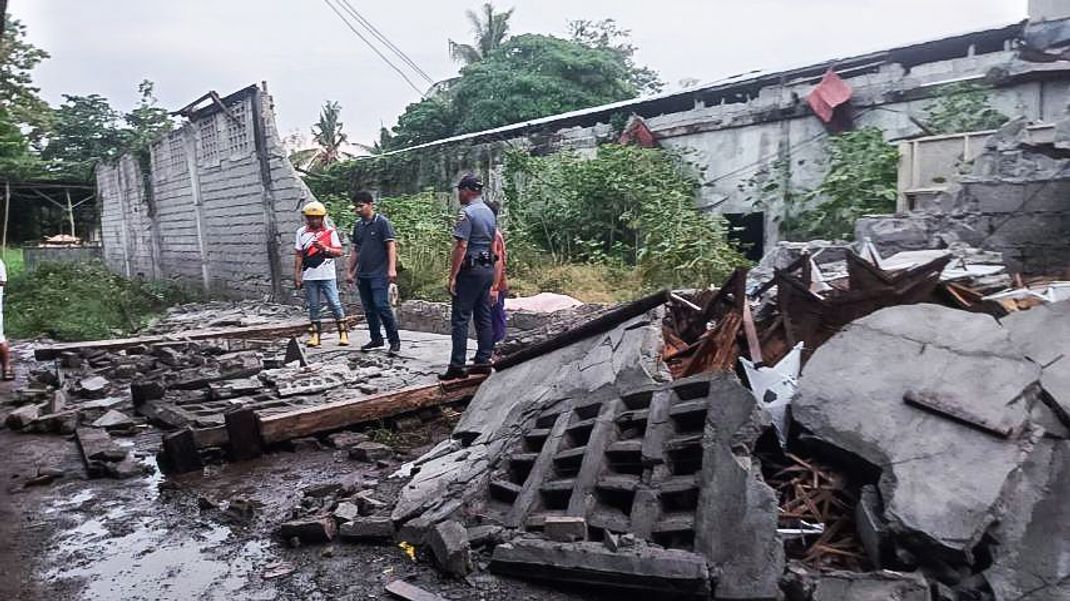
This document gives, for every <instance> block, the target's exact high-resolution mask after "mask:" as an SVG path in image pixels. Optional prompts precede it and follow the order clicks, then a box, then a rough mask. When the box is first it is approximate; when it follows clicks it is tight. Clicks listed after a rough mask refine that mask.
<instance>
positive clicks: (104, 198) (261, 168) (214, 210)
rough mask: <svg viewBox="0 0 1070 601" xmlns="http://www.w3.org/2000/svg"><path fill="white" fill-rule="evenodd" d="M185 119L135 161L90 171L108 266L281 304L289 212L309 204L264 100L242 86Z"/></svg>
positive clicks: (293, 216)
mask: <svg viewBox="0 0 1070 601" xmlns="http://www.w3.org/2000/svg"><path fill="white" fill-rule="evenodd" d="M222 104H223V106H225V107H226V108H225V109H223V108H222V107H220V106H219V105H216V104H212V105H209V106H207V107H206V108H203V109H201V110H198V111H195V112H192V113H190V115H189V116H190V118H189V120H188V122H187V123H185V124H184V125H183V126H182V127H180V128H178V129H176V130H174V131H172V132H171V133H170V134H168V135H167V136H165V137H163V138H161V139H159V140H157V141H155V142H154V143H153V144H152V145H151V147H150V152H149V156H148V157H147V160H145V162H144V164H143V165H142V164H140V163H139V161H138V160H137V158H136V157H133V156H131V155H125V156H123V157H121V158H120V159H119V161H118V162H117V163H115V164H111V165H101V166H100V167H98V169H97V189H98V194H99V197H100V199H101V212H102V214H101V230H102V237H103V241H104V256H105V261H106V262H107V264H108V266H109V267H111V268H112V269H114V270H115V271H117V272H119V273H122V274H124V275H126V276H128V277H134V276H140V277H145V278H152V279H160V278H176V279H180V280H183V281H185V282H187V283H190V284H193V285H196V286H198V287H202V288H203V289H204V290H206V291H208V292H210V293H212V294H213V295H219V296H228V297H237V298H260V297H265V296H270V297H272V298H275V299H276V300H283V297H284V296H285V292H284V291H285V290H287V289H288V284H287V282H288V281H289V275H290V273H291V269H292V256H293V253H292V251H291V250H290V249H291V241H290V240H291V237H292V236H293V232H294V230H296V228H297V227H299V226H300V223H301V218H300V213H299V209H300V206H301V205H302V204H304V203H305V202H308V201H310V200H313V196H312V194H311V192H310V191H309V190H308V188H307V187H306V186H305V185H304V182H302V181H301V179H300V178H299V177H297V173H296V172H295V171H294V169H293V166H292V165H291V164H290V162H289V160H288V159H287V158H286V152H285V150H284V149H283V147H282V143H281V141H280V139H279V135H278V131H277V130H276V127H275V122H274V117H273V110H272V104H271V99H270V97H269V96H268V95H267V94H266V93H264V92H263V91H261V90H260V89H259V88H257V87H255V86H252V87H249V88H246V89H244V90H241V91H239V92H237V93H235V94H232V95H230V96H228V97H226V98H224V99H223V102H222Z"/></svg>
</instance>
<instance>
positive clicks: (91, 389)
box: [78, 376, 111, 399]
mask: <svg viewBox="0 0 1070 601" xmlns="http://www.w3.org/2000/svg"><path fill="white" fill-rule="evenodd" d="M110 385H111V384H110V382H108V380H107V379H106V378H103V377H101V376H90V377H88V378H83V379H82V380H79V381H78V393H79V394H80V395H81V396H83V397H85V398H87V399H99V398H103V397H105V396H107V393H108V387H109V386H110Z"/></svg>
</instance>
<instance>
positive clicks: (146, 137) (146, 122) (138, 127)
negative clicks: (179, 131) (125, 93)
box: [123, 79, 174, 150]
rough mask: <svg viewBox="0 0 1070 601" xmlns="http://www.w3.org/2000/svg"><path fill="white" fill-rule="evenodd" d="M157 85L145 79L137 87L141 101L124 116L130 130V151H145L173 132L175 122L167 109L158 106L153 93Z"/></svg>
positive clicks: (128, 135) (126, 143) (127, 146)
mask: <svg viewBox="0 0 1070 601" xmlns="http://www.w3.org/2000/svg"><path fill="white" fill-rule="evenodd" d="M155 87H156V84H154V83H152V82H151V81H149V80H147V79H144V80H142V81H141V83H140V84H138V86H137V91H138V93H139V94H141V100H140V101H139V102H138V105H137V106H136V107H134V108H133V109H132V110H131V111H130V112H129V113H127V114H125V115H123V121H124V122H126V125H127V126H128V127H129V128H130V129H129V132H128V133H127V134H126V138H127V139H126V141H125V146H126V148H128V149H130V150H143V149H146V148H148V147H149V144H151V143H152V141H153V140H155V139H157V138H159V137H160V136H161V135H163V134H165V133H167V132H169V131H171V129H172V128H173V127H174V122H173V121H172V120H171V115H170V114H169V113H168V111H167V109H165V108H163V107H161V106H159V105H158V102H159V101H158V100H157V99H156V96H155V94H154V93H153V91H154V89H155Z"/></svg>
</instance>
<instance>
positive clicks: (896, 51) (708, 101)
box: [359, 21, 1026, 158]
mask: <svg viewBox="0 0 1070 601" xmlns="http://www.w3.org/2000/svg"><path fill="white" fill-rule="evenodd" d="M1025 24H1026V21H1020V22H1018V23H1013V24H1011V25H1004V26H1001V27H995V28H991V29H983V30H980V31H973V32H969V33H964V34H959V35H953V36H949V37H944V38H940V39H936V40H929V41H924V42H918V43H914V44H909V45H906V46H899V47H896V48H891V49H887V50H879V51H876V52H869V53H866V54H859V55H855V56H850V57H845V58H832V59H829V60H826V61H822V62H820V63H816V64H810V65H806V66H801V67H794V68H789V69H782V70H775V71H764V70H760V69H757V70H753V71H748V72H746V73H740V74H737V75H732V76H729V77H725V78H722V79H718V80H715V81H712V82H708V83H705V84H702V85H698V86H695V87H691V88H687V89H684V90H677V91H673V92H663V93H660V94H654V95H651V96H644V97H641V98H633V99H630V100H623V101H620V102H614V103H610V104H603V105H600V106H593V107H590V108H585V109H580V110H575V111H570V112H567V113H561V114H558V115H550V116H548V117H541V118H538V119H531V120H529V121H523V122H520V123H513V124H510V125H504V126H502V127H497V128H493V129H488V130H483V131H478V132H473V133H468V134H461V135H457V136H452V137H449V138H443V139H441V140H435V141H433V142H426V143H424V144H417V145H415V146H410V147H408V148H402V149H398V150H394V151H391V152H386V153H383V154H381V155H375V156H384V155H390V154H398V153H402V152H408V151H411V150H419V149H424V148H432V147H436V146H443V145H447V144H452V143H455V142H462V141H469V142H480V141H491V140H495V139H506V138H514V137H517V136H520V135H522V134H525V133H529V132H531V131H537V130H541V129H545V128H548V127H552V128H553V129H554V130H559V129H563V128H566V127H590V126H593V125H596V124H598V123H605V122H606V121H607V120H608V118H609V117H610V116H612V115H613V114H615V113H619V112H621V111H622V110H624V111H627V112H628V114H637V115H639V116H641V117H644V118H649V117H655V116H658V115H663V114H667V113H676V112H682V111H686V110H691V109H693V108H694V107H695V105H696V103H698V102H702V103H703V104H705V105H707V106H710V105H715V104H719V103H720V102H721V101H723V100H728V101H739V100H744V99H746V98H747V97H749V96H751V95H757V93H758V91H759V90H761V89H762V88H765V87H768V86H770V85H775V84H780V83H784V82H788V81H790V82H792V83H796V84H797V83H804V82H806V81H807V80H809V79H813V80H814V83H816V82H817V80H818V79H820V77H821V76H822V75H823V74H824V73H825V71H827V70H828V69H829V68H830V67H834V68H835V69H836V70H837V72H838V73H840V74H849V75H855V74H860V73H864V72H867V71H869V70H876V69H878V68H879V67H880V66H881V65H885V64H889V63H899V64H902V65H903V66H904V67H906V68H910V67H912V66H914V65H919V64H924V63H931V62H936V61H940V60H948V59H952V58H958V57H963V56H967V55H968V54H969V53H975V54H986V53H990V52H999V51H1002V50H1005V49H1006V48H1007V46H1006V43H1007V41H1008V40H1016V39H1019V38H1020V37H1021V36H1022V34H1023V32H1024V30H1025ZM359 158H374V157H359Z"/></svg>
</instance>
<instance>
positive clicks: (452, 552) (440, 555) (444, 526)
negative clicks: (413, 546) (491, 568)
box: [428, 520, 472, 578]
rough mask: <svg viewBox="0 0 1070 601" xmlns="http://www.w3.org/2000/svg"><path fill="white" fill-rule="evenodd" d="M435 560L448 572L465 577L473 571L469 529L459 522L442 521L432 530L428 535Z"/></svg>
mask: <svg viewBox="0 0 1070 601" xmlns="http://www.w3.org/2000/svg"><path fill="white" fill-rule="evenodd" d="M428 544H429V545H430V546H431V552H432V553H434V555H435V562H436V563H438V566H439V567H440V568H441V569H442V570H443V571H445V572H446V573H447V574H451V575H453V576H456V577H458V578H464V577H465V576H467V575H468V573H469V572H471V571H472V551H471V547H470V546H469V544H468V531H467V530H465V527H464V526H462V525H461V524H460V523H459V522H456V521H454V520H449V521H446V522H442V523H441V524H438V525H437V526H435V527H434V529H432V530H431V533H430V536H429V537H428Z"/></svg>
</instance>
